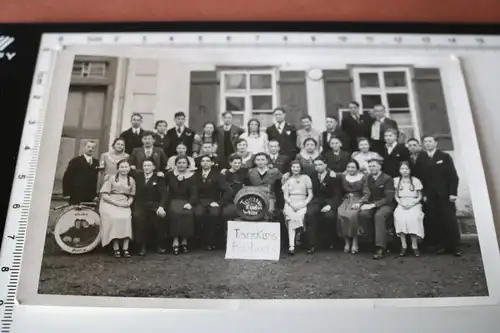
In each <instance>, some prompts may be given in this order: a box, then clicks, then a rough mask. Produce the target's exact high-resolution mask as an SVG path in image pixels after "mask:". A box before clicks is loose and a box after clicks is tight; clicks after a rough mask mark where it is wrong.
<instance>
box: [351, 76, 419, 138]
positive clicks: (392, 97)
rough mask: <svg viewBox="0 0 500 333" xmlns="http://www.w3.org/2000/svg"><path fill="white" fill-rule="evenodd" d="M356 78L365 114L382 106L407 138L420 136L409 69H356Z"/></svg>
mask: <svg viewBox="0 0 500 333" xmlns="http://www.w3.org/2000/svg"><path fill="white" fill-rule="evenodd" d="M353 77H354V86H355V95H356V100H357V101H358V102H359V103H360V106H361V108H362V109H363V110H364V111H365V112H367V111H371V110H372V109H373V107H374V106H375V105H377V104H382V105H384V106H385V107H386V110H387V116H388V117H390V118H391V119H394V120H395V121H396V122H397V123H398V125H399V128H400V130H401V132H402V133H403V136H404V139H408V138H411V137H420V133H419V128H418V119H417V114H416V110H415V102H414V98H413V90H412V85H411V76H410V69H409V68H354V69H353Z"/></svg>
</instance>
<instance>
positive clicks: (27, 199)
mask: <svg viewBox="0 0 500 333" xmlns="http://www.w3.org/2000/svg"><path fill="white" fill-rule="evenodd" d="M67 46H129V47H132V46H143V47H154V48H169V47H194V46H202V47H237V46H248V47H266V46H271V47H272V46H279V47H283V46H289V47H331V48H333V49H334V48H364V49H381V48H384V49H402V50H408V51H411V50H415V49H419V50H427V51H447V52H454V51H458V52H460V53H464V52H487V51H499V50H500V37H498V36H472V35H422V34H350V33H345V34H339V33H335V34H334V33H202V32H200V33H168V32H167V33H126V34H121V33H75V34H71V33H61V34H48V35H45V36H44V38H43V40H42V43H41V48H40V52H39V56H38V61H37V67H36V72H35V77H34V79H33V85H32V91H31V95H30V101H29V104H28V110H27V114H26V120H25V123H24V128H23V134H22V140H21V144H20V148H19V154H18V160H17V167H16V172H15V178H14V182H13V186H12V193H11V199H10V203H9V210H8V214H7V220H6V225H5V232H4V236H3V243H2V250H1V253H0V312H1V318H2V319H1V325H0V333H9V332H11V331H12V330H11V328H12V323H13V319H14V317H13V316H14V311H15V308H16V306H17V305H18V303H17V301H16V293H17V287H18V283H19V274H20V270H21V258H22V253H23V248H24V242H25V236H26V230H27V225H28V216H29V210H30V203H31V197H32V191H33V185H34V180H35V174H36V168H37V160H38V154H39V148H40V142H41V138H42V130H43V125H44V118H45V112H46V107H47V103H48V99H49V98H48V96H49V93H50V87H51V81H52V73H53V69H54V66H55V62H56V58H57V54H58V53H59V52H60V51H61V50H63V49H64V48H65V47H67ZM499 61H500V58H499ZM47 209H49V207H47Z"/></svg>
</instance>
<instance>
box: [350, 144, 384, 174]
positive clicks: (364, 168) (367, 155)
mask: <svg viewBox="0 0 500 333" xmlns="http://www.w3.org/2000/svg"><path fill="white" fill-rule="evenodd" d="M358 149H359V150H358V151H355V152H354V153H352V159H354V160H356V162H358V164H359V171H361V172H362V173H364V174H368V173H369V170H368V162H369V161H370V160H374V159H378V160H380V161H382V160H383V158H382V156H380V154H378V153H376V152H374V151H371V150H370V141H369V140H368V139H367V138H359V139H358Z"/></svg>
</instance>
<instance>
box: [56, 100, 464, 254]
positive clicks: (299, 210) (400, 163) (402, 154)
mask: <svg viewBox="0 0 500 333" xmlns="http://www.w3.org/2000/svg"><path fill="white" fill-rule="evenodd" d="M349 108H350V114H349V115H347V116H346V117H344V118H343V119H342V122H341V123H339V121H338V120H337V118H336V117H333V116H328V117H327V118H326V130H325V131H324V132H318V131H316V130H314V128H313V126H312V121H311V117H309V116H307V115H306V116H303V117H302V119H301V128H300V129H296V128H295V126H294V125H292V124H290V123H288V122H286V120H285V118H286V111H285V109H283V108H276V109H274V111H273V116H274V120H275V124H274V125H272V126H270V127H268V128H267V129H265V130H261V128H260V122H259V120H257V119H251V120H250V121H249V122H248V124H247V128H246V129H242V128H240V127H238V126H236V125H234V124H233V120H232V114H231V112H225V113H224V114H223V115H222V117H223V124H222V125H220V126H216V125H215V124H214V123H212V122H207V123H206V124H205V125H204V127H203V130H202V131H201V133H196V132H195V131H193V130H192V129H190V128H188V127H187V126H185V120H186V116H185V114H184V113H183V112H177V113H176V114H175V116H174V119H175V126H174V127H172V128H170V129H168V125H167V122H166V121H164V120H159V121H157V122H156V124H155V132H149V131H145V130H143V129H142V127H141V126H142V116H141V115H140V114H134V115H132V117H131V127H130V128H129V129H128V130H126V131H124V132H123V133H121V135H120V136H119V137H118V138H117V139H116V140H114V142H113V144H112V147H111V150H110V151H108V152H106V153H104V154H102V156H101V158H100V160H97V159H95V158H93V157H92V154H93V152H94V149H95V142H92V141H89V142H87V143H86V146H85V152H84V154H83V155H81V156H78V157H75V158H74V159H72V160H71V161H70V163H69V165H68V168H67V170H66V172H65V174H64V178H63V194H64V195H65V196H68V197H69V200H70V204H74V205H77V204H80V203H82V202H87V201H92V200H95V199H96V198H98V199H99V200H100V201H99V213H100V216H101V225H102V226H101V239H102V245H103V246H107V245H108V244H110V243H111V244H112V249H113V254H114V255H115V256H116V257H122V256H123V257H129V256H130V252H129V243H130V241H132V242H133V243H134V244H135V245H136V247H137V252H138V254H139V255H145V254H146V252H147V251H148V250H149V249H151V248H152V246H153V248H155V249H156V250H157V251H158V253H166V252H167V241H168V239H171V247H172V252H173V254H176V255H177V254H180V253H185V252H188V241H189V248H191V247H192V244H195V246H198V245H200V246H202V247H204V248H205V249H207V250H213V249H215V248H217V247H224V246H225V239H224V237H225V235H224V233H225V230H226V224H227V221H229V220H234V219H237V217H238V214H237V211H236V205H235V204H234V202H233V201H234V198H235V196H236V195H237V193H238V192H239V191H240V190H241V189H242V188H243V187H244V186H258V187H260V188H261V189H263V190H265V191H267V193H268V194H269V197H270V198H271V199H270V201H271V204H270V207H269V210H270V213H271V216H272V220H273V221H280V222H281V223H283V225H284V228H282V229H283V230H284V231H285V233H284V235H283V236H284V237H283V238H284V239H285V240H288V241H287V244H286V246H287V247H288V252H289V254H290V255H293V254H295V252H296V249H297V248H298V247H299V246H301V247H302V245H304V246H305V249H306V251H307V253H309V254H313V253H314V252H315V251H316V249H317V248H321V247H330V248H335V247H336V246H337V245H338V244H342V240H343V246H344V252H346V253H351V254H355V253H357V252H358V250H359V242H358V239H360V238H363V235H369V236H370V237H369V238H370V239H371V240H373V242H374V245H375V248H376V250H375V253H374V255H373V258H374V259H381V258H383V257H384V256H385V254H386V252H387V248H388V243H389V241H390V239H391V236H392V235H396V236H397V237H398V238H399V239H400V242H401V247H400V249H401V250H400V255H401V256H405V255H407V252H409V251H410V249H409V246H408V244H410V246H411V250H412V252H413V254H414V255H415V256H419V255H420V251H419V244H420V243H421V240H424V243H426V244H428V245H430V246H436V247H437V251H438V252H439V253H451V254H454V255H456V256H460V255H461V252H460V247H459V245H460V233H459V229H458V224H457V220H456V208H455V201H456V199H457V189H458V182H459V179H458V175H457V172H456V170H455V166H454V163H453V160H452V158H451V157H450V156H449V155H448V154H447V153H445V152H443V151H441V150H439V149H437V141H436V138H435V137H433V136H424V137H423V139H422V146H421V145H420V142H419V140H418V139H415V138H412V139H409V140H408V141H407V142H400V141H401V140H400V139H399V138H400V131H399V128H398V124H397V123H396V122H395V121H394V120H392V119H390V118H389V117H388V116H387V113H386V110H385V107H384V106H383V105H377V106H375V107H374V109H373V110H372V111H370V112H363V111H360V108H359V104H358V103H356V102H352V103H350V105H349ZM340 246H341V245H340Z"/></svg>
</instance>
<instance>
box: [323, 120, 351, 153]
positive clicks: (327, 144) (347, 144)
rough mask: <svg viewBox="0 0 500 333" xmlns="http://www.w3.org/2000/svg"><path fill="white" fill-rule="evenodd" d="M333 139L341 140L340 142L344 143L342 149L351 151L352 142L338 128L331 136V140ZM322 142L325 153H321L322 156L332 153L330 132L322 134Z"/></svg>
mask: <svg viewBox="0 0 500 333" xmlns="http://www.w3.org/2000/svg"><path fill="white" fill-rule="evenodd" d="M332 135H333V137H336V138H339V140H340V142H342V149H343V150H350V142H349V139H348V137H347V135H346V134H345V133H344V132H342V129H341V128H340V127H339V126H337V127H336V128H335V130H334V131H333V133H331V135H330V139H331V138H332ZM321 142H322V143H323V151H322V152H321V153H322V154H326V153H327V152H329V151H331V150H332V148H330V142H328V131H324V132H323V133H321Z"/></svg>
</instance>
